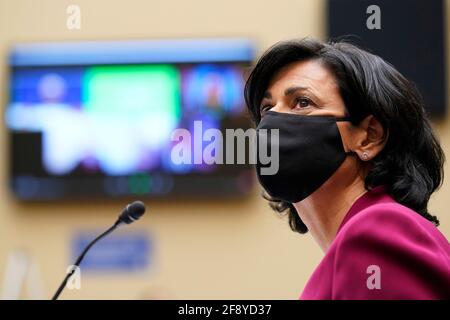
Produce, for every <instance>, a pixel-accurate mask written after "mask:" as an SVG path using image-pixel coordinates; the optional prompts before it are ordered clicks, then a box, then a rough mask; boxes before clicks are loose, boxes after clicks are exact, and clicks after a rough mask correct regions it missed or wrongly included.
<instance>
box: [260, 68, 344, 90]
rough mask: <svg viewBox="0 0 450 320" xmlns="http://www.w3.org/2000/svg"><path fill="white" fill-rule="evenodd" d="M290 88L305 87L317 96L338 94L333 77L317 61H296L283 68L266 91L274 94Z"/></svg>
mask: <svg viewBox="0 0 450 320" xmlns="http://www.w3.org/2000/svg"><path fill="white" fill-rule="evenodd" d="M292 86H297V87H305V88H308V89H309V90H311V91H315V92H316V93H318V94H320V93H323V94H332V93H333V91H334V92H335V93H336V94H337V93H338V92H337V82H336V79H335V77H334V75H333V74H332V73H331V72H330V71H329V70H328V69H327V68H326V67H325V66H324V65H323V64H322V63H320V62H319V61H318V60H305V61H296V62H293V63H291V64H288V65H286V66H284V67H283V68H281V69H280V70H278V71H277V72H276V73H275V75H274V76H273V77H272V79H271V81H270V83H269V86H268V87H267V90H266V91H268V92H269V93H271V94H275V93H277V92H281V91H284V90H285V89H286V88H287V87H292ZM330 90H332V91H331V92H330Z"/></svg>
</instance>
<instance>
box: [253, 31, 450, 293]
mask: <svg viewBox="0 0 450 320" xmlns="http://www.w3.org/2000/svg"><path fill="white" fill-rule="evenodd" d="M245 98H246V102H247V106H248V108H249V110H250V112H251V114H252V116H253V118H254V120H255V122H256V124H257V125H258V137H259V138H260V139H261V134H262V132H264V131H265V132H266V133H267V138H266V139H265V140H264V141H267V143H268V144H272V143H276V144H277V147H278V148H279V170H278V172H277V173H276V174H272V175H264V174H263V173H262V171H261V169H262V168H263V165H261V164H259V163H258V164H257V174H258V178H259V181H260V183H261V184H262V186H263V187H264V189H265V190H266V192H267V193H268V196H267V198H268V200H270V201H271V205H272V207H273V208H274V209H275V210H277V211H278V212H287V214H288V216H289V223H290V226H291V228H292V229H293V230H294V231H297V232H299V233H302V234H303V233H306V232H307V231H310V232H311V234H312V236H313V238H314V239H315V241H316V242H317V243H318V244H319V246H320V247H321V248H322V250H323V251H324V252H325V256H324V258H323V260H322V262H321V263H320V264H319V266H318V267H317V268H316V270H315V271H314V273H313V275H312V276H311V278H310V280H309V282H308V283H307V285H306V287H305V289H304V291H303V293H302V295H301V297H300V298H301V299H449V298H450V245H449V243H448V241H447V240H446V239H445V237H444V236H443V235H442V234H441V233H440V232H439V231H438V230H437V228H436V227H437V226H438V224H439V221H438V219H437V217H436V216H434V215H431V214H430V213H429V212H428V209H427V205H428V200H429V198H430V196H431V194H432V193H433V192H434V191H436V189H437V188H438V187H439V186H440V185H441V182H442V179H443V162H444V154H443V151H442V149H441V147H440V145H439V143H438V141H437V139H436V137H435V135H434V134H433V131H432V129H431V126H430V124H429V122H428V120H427V117H426V114H425V111H424V108H423V103H422V100H421V97H420V94H419V93H418V91H417V89H416V88H415V87H414V86H413V84H412V83H410V82H409V81H408V80H407V79H405V78H404V77H403V76H402V75H401V74H400V73H399V72H398V71H397V70H396V69H395V68H394V67H393V66H391V65H390V64H388V63H387V62H385V61H384V60H383V59H381V58H380V57H378V56H376V55H374V54H371V53H368V52H366V51H364V50H361V49H359V48H357V47H355V46H354V45H351V44H348V43H329V44H325V43H321V42H318V41H315V40H311V39H303V40H299V41H288V42H282V43H279V44H277V45H275V46H274V47H272V48H270V49H269V50H268V51H267V52H266V53H265V54H264V55H263V56H262V57H261V58H260V60H259V61H258V63H257V64H256V66H255V67H254V69H253V70H252V73H251V74H250V76H249V78H248V81H247V83H246V87H245ZM264 129H267V130H264ZM273 129H278V142H277V141H276V139H274V137H275V135H274V133H275V131H273ZM271 130H272V131H273V133H272V135H270V132H271ZM268 147H269V150H271V149H270V147H271V146H270V145H269V146H268ZM275 150H276V149H275ZM261 162H262V161H261Z"/></svg>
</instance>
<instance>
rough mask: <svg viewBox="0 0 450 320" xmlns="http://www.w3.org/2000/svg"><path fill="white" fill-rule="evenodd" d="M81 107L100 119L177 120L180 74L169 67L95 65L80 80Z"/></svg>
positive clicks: (178, 114)
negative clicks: (81, 86)
mask: <svg viewBox="0 0 450 320" xmlns="http://www.w3.org/2000/svg"><path fill="white" fill-rule="evenodd" d="M82 91H83V102H84V103H83V108H84V110H85V111H87V112H89V113H96V114H101V115H103V116H106V117H108V116H125V117H127V118H129V117H130V116H131V117H142V116H155V117H160V116H162V117H164V118H167V117H171V118H172V119H173V120H175V119H176V120H178V119H179V117H180V113H181V110H180V109H181V108H180V74H179V72H178V70H177V69H176V68H175V67H174V66H171V65H130V66H123V65H121V66H95V67H90V68H87V70H86V73H85V76H84V81H83V90H82Z"/></svg>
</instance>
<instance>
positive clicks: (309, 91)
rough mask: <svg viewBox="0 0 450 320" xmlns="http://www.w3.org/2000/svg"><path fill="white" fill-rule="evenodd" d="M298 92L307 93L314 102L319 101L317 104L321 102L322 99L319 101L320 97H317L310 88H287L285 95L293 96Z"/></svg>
mask: <svg viewBox="0 0 450 320" xmlns="http://www.w3.org/2000/svg"><path fill="white" fill-rule="evenodd" d="M297 91H305V92H307V93H308V94H310V95H311V96H312V99H313V100H317V101H316V102H320V101H321V99H319V97H318V96H317V95H315V94H314V93H313V92H312V90H311V89H310V88H309V87H303V86H295V87H290V88H287V89H286V90H284V95H285V96H291V95H293V94H294V93H296V92H297Z"/></svg>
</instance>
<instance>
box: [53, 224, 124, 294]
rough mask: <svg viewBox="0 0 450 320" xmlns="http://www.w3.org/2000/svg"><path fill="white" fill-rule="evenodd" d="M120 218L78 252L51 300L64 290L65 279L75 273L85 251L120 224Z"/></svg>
mask: <svg viewBox="0 0 450 320" xmlns="http://www.w3.org/2000/svg"><path fill="white" fill-rule="evenodd" d="M120 223H121V222H120V220H117V222H116V223H114V225H113V226H112V227H110V228H109V229H108V230H106V231H105V232H103V233H102V234H101V235H99V236H98V237H97V238H95V239H94V240H92V241H91V242H90V243H89V244H88V245H87V246H86V248H84V250H83V252H82V253H81V254H80V256H79V257H78V259H77V261H76V262H75V264H74V265H73V266H74V268H72V270H70V272H69V273H67V275H66V277H65V278H64V280H63V282H62V283H61V285H60V286H59V288H58V290H56V293H55V294H54V296H53V298H52V300H57V299H58V297H59V295H60V294H61V292H62V291H63V290H64V288H65V287H66V284H67V281H69V278H70V277H71V276H72V275H73V274H74V273H75V271H76V268H75V267H79V266H80V264H81V261H83V259H84V256H85V255H86V253H87V252H88V251H89V249H90V248H91V247H92V246H93V245H94V244H95V243H96V242H97V241H99V240H100V239H101V238H103V237H105V236H107V235H108V234H110V233H111V232H113V231H114V230H115V229H116V228H117V227H118V226H119V225H120Z"/></svg>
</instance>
